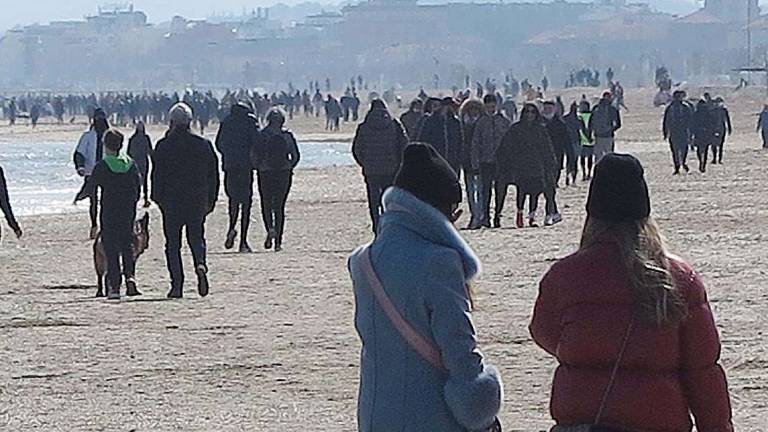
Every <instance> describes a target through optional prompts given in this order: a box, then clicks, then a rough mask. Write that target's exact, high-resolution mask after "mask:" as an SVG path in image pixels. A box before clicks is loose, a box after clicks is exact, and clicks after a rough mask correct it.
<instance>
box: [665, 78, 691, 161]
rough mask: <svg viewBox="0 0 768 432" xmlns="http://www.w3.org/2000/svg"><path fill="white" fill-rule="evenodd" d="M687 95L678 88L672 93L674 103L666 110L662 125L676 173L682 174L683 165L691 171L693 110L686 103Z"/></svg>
mask: <svg viewBox="0 0 768 432" xmlns="http://www.w3.org/2000/svg"><path fill="white" fill-rule="evenodd" d="M685 96H686V95H685V92H684V91H682V90H677V91H675V92H674V93H673V94H672V103H671V104H669V106H668V107H667V109H666V110H665V111H664V121H663V123H662V127H661V129H662V134H663V135H664V139H668V140H669V147H670V150H671V151H672V162H673V163H674V165H675V172H674V174H675V175H677V174H680V168H681V167H682V168H683V169H684V170H685V172H688V171H689V168H688V164H687V163H686V162H687V159H688V147H689V146H690V143H691V135H692V130H693V110H691V107H690V105H688V104H687V103H686V101H685Z"/></svg>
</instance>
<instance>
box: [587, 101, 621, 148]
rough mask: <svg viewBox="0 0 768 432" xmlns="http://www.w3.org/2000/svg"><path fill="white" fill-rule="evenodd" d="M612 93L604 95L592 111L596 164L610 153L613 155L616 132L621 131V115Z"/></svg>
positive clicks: (591, 125)
mask: <svg viewBox="0 0 768 432" xmlns="http://www.w3.org/2000/svg"><path fill="white" fill-rule="evenodd" d="M612 101H613V99H612V95H611V92H605V93H603V97H602V98H601V99H600V102H598V104H597V106H596V107H595V108H594V109H593V110H592V116H591V117H590V120H589V122H590V129H592V132H593V133H594V136H595V162H600V159H602V158H603V156H605V155H607V154H608V153H613V151H614V149H615V147H616V142H615V136H616V131H618V130H619V129H621V114H620V113H619V110H618V109H616V107H614V106H613V103H612Z"/></svg>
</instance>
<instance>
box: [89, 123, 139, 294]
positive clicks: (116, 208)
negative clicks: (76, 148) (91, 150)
mask: <svg viewBox="0 0 768 432" xmlns="http://www.w3.org/2000/svg"><path fill="white" fill-rule="evenodd" d="M123 141H124V137H123V134H121V133H120V132H118V131H117V130H114V129H110V130H108V131H107V132H106V133H105V134H104V154H105V155H104V159H103V160H101V161H99V163H97V164H96V166H95V167H94V169H93V174H92V178H93V182H94V184H95V186H96V187H97V188H101V215H100V219H101V220H100V223H101V241H102V243H103V244H104V252H105V254H106V256H107V298H108V299H112V300H116V299H119V298H120V285H121V282H122V277H121V274H122V275H125V286H126V295H128V296H137V295H141V293H140V292H139V290H138V289H137V287H136V280H135V267H136V262H135V258H134V255H133V225H134V221H135V220H136V204H137V203H138V201H139V194H140V191H141V184H142V182H141V174H140V173H139V169H138V167H137V166H136V164H135V163H134V162H133V160H132V159H131V158H130V157H129V156H127V155H124V154H120V150H121V149H122V148H123ZM121 258H122V272H121V271H120V259H121Z"/></svg>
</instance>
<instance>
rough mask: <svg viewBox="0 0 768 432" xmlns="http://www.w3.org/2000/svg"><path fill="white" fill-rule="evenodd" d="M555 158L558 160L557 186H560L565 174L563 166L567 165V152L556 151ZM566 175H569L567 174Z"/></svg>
mask: <svg viewBox="0 0 768 432" xmlns="http://www.w3.org/2000/svg"><path fill="white" fill-rule="evenodd" d="M555 158H556V159H557V174H556V175H555V176H556V177H555V182H556V183H555V184H560V176H561V175H562V173H563V164H564V163H565V150H555ZM566 174H568V173H567V172H566Z"/></svg>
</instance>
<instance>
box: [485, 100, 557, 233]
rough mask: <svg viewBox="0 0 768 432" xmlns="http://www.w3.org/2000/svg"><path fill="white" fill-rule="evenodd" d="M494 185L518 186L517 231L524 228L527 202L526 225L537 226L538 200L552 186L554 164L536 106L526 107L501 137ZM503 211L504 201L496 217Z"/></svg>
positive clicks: (550, 147)
mask: <svg viewBox="0 0 768 432" xmlns="http://www.w3.org/2000/svg"><path fill="white" fill-rule="evenodd" d="M496 168H497V170H498V171H497V181H499V182H502V184H514V185H516V186H517V220H516V224H517V227H518V228H522V227H523V226H524V217H523V210H524V208H525V199H526V197H528V198H529V213H528V225H529V226H531V227H535V226H538V225H537V224H536V210H537V208H538V205H539V196H540V195H541V194H542V193H543V192H544V191H545V190H546V189H547V188H548V187H552V186H553V185H554V182H555V174H556V169H557V160H556V159H555V151H554V150H553V149H552V143H551V142H550V140H549V134H548V133H547V128H546V127H545V126H544V121H543V119H542V117H541V114H540V113H539V109H538V108H537V107H536V105H534V104H531V103H528V104H525V107H523V109H522V111H521V112H520V121H519V122H517V123H515V124H513V125H512V127H511V128H510V129H509V130H508V131H507V133H506V134H505V135H504V138H503V139H502V140H501V145H500V146H499V149H498V150H497V151H496ZM503 208H504V197H502V199H501V200H500V201H499V202H498V203H497V208H496V214H501V213H502V210H503Z"/></svg>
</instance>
